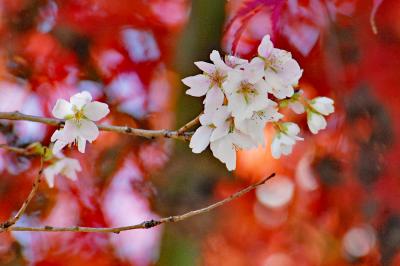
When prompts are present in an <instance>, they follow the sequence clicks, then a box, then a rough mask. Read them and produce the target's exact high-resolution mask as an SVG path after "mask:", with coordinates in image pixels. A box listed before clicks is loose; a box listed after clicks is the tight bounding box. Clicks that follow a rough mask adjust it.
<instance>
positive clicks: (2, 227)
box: [0, 157, 43, 232]
mask: <svg viewBox="0 0 400 266" xmlns="http://www.w3.org/2000/svg"><path fill="white" fill-rule="evenodd" d="M42 173H43V158H42V157H41V158H40V170H39V173H38V174H37V175H36V177H35V180H34V181H33V184H32V189H31V192H29V195H28V197H27V198H26V199H25V201H24V203H22V206H21V208H19V210H18V212H17V213H16V214H15V215H14V216H13V217H11V218H10V219H8V220H7V221H5V222H4V223H2V224H0V232H2V231H6V230H7V229H8V228H10V227H11V226H13V225H14V224H16V223H17V222H18V220H19V219H20V218H21V217H22V215H23V214H24V213H25V210H26V208H27V207H28V205H29V203H30V202H31V200H32V199H33V197H34V196H35V194H36V191H37V190H38V188H39V184H40V179H41V177H42Z"/></svg>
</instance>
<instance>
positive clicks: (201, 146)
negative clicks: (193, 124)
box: [189, 126, 213, 153]
mask: <svg viewBox="0 0 400 266" xmlns="http://www.w3.org/2000/svg"><path fill="white" fill-rule="evenodd" d="M212 132H213V129H212V128H211V127H209V126H201V127H199V128H198V129H197V130H196V131H195V132H194V134H193V136H192V138H191V139H190V144H189V147H190V148H191V149H192V152H194V153H200V152H202V151H204V150H205V149H206V148H207V146H208V144H209V143H210V136H211V133H212Z"/></svg>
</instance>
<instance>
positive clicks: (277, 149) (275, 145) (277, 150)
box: [271, 136, 282, 159]
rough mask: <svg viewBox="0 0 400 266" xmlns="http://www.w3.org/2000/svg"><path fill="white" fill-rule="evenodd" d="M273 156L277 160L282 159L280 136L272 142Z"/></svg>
mask: <svg viewBox="0 0 400 266" xmlns="http://www.w3.org/2000/svg"><path fill="white" fill-rule="evenodd" d="M271 154H272V157H274V158H275V159H279V158H281V154H282V152H281V142H280V140H279V136H275V137H274V139H273V140H272V144H271Z"/></svg>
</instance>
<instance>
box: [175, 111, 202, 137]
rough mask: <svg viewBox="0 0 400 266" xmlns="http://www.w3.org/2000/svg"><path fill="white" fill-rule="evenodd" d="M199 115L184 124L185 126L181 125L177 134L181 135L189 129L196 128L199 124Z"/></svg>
mask: <svg viewBox="0 0 400 266" xmlns="http://www.w3.org/2000/svg"><path fill="white" fill-rule="evenodd" d="M200 115H201V114H199V115H198V116H196V117H195V118H194V119H193V120H192V121H190V122H188V123H186V124H185V125H183V126H182V127H181V128H180V129H178V134H183V133H185V132H186V131H188V130H189V129H191V128H193V127H195V126H197V125H198V124H199V123H200Z"/></svg>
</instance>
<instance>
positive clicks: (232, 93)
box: [225, 64, 268, 120]
mask: <svg viewBox="0 0 400 266" xmlns="http://www.w3.org/2000/svg"><path fill="white" fill-rule="evenodd" d="M260 73H261V75H260ZM225 91H226V94H227V98H228V108H229V110H230V111H231V112H232V116H233V117H235V118H237V119H239V120H242V119H246V118H250V117H251V116H252V115H253V112H254V111H258V110H260V109H262V108H263V107H264V106H265V105H266V104H268V85H267V83H266V82H265V80H264V79H263V78H262V72H259V71H257V65H256V64H249V65H247V66H246V67H245V68H244V69H243V70H236V69H235V70H232V71H230V72H229V74H228V79H227V82H226V84H225Z"/></svg>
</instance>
